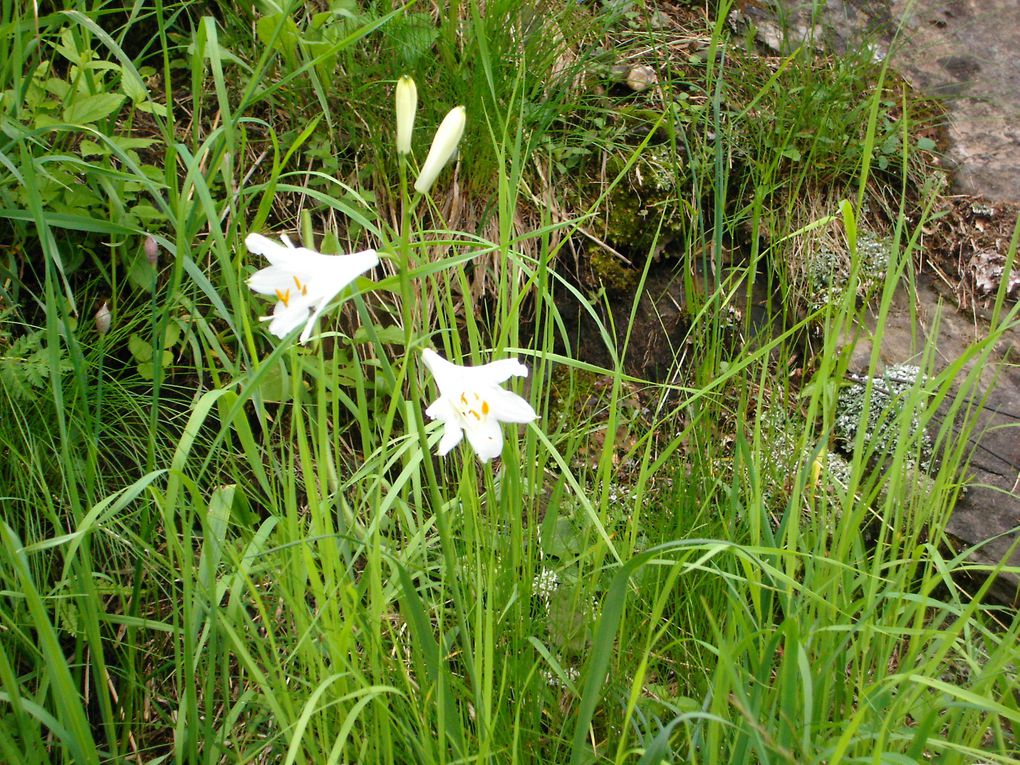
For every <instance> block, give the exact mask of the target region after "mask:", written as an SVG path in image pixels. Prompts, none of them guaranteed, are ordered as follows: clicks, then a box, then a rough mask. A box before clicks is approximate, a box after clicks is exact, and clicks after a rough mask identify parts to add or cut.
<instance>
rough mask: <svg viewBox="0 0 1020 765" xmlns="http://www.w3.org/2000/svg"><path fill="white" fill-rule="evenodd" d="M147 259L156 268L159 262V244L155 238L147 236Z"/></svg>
mask: <svg viewBox="0 0 1020 765" xmlns="http://www.w3.org/2000/svg"><path fill="white" fill-rule="evenodd" d="M145 258H146V259H147V260H148V261H149V264H150V265H152V266H155V265H156V263H157V262H158V261H159V242H157V241H156V237H154V236H147V237H146V238H145Z"/></svg>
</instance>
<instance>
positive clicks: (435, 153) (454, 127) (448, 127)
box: [414, 106, 467, 194]
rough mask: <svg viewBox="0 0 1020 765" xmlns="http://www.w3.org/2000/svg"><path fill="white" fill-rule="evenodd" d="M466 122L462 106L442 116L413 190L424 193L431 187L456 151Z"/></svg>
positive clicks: (465, 114) (465, 113)
mask: <svg viewBox="0 0 1020 765" xmlns="http://www.w3.org/2000/svg"><path fill="white" fill-rule="evenodd" d="M466 123H467V111H466V110H465V109H464V107H463V106H456V107H454V108H453V109H451V110H450V111H449V113H448V114H447V115H446V116H445V117H444V118H443V121H442V123H440V125H439V130H437V131H436V137H435V138H433V139H432V147H431V148H430V149H429V155H428V156H427V157H426V158H425V164H424V165H422V166H421V172H420V173H418V180H416V181H415V182H414V190H415V191H417V192H418V193H419V194H424V193H425V192H427V191H428V190H429V189H430V188H432V184H433V183H435V181H436V178H437V177H438V176H439V173H440V171H441V170H442V169H443V168H444V167H445V166H446V163H447V162H449V161H450V158H451V157H452V156H453V154H454V152H456V151H457V144H459V143H460V139H461V136H463V135H464V125H465V124H466Z"/></svg>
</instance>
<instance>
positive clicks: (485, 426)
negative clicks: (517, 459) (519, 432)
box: [467, 417, 503, 462]
mask: <svg viewBox="0 0 1020 765" xmlns="http://www.w3.org/2000/svg"><path fill="white" fill-rule="evenodd" d="M467 439H468V443H469V444H471V448H473V449H474V450H475V452H476V453H477V454H478V458H479V459H480V460H481V461H482V462H488V461H489V460H491V459H492V458H493V457H498V456H499V455H500V454H502V453H503V431H502V430H501V429H500V427H499V423H498V422H497V421H496V420H494V419H492V418H491V417H490V418H489V419H487V420H484V421H483V422H481V423H479V424H478V425H474V426H472V427H470V428H467Z"/></svg>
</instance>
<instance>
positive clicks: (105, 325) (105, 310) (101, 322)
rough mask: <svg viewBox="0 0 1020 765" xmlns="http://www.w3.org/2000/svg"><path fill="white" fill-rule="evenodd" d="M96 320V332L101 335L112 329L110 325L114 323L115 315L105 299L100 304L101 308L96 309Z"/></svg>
mask: <svg viewBox="0 0 1020 765" xmlns="http://www.w3.org/2000/svg"><path fill="white" fill-rule="evenodd" d="M94 319H95V322H96V332H97V333H98V334H99V336H100V337H102V336H103V335H105V334H106V333H107V332H109V331H110V325H111V324H112V323H113V316H112V315H111V314H110V306H109V305H107V304H106V301H105V300H104V301H103V304H102V305H101V306H99V310H98V311H96V315H95V317H94Z"/></svg>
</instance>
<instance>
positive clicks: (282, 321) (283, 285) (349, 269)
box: [245, 75, 466, 343]
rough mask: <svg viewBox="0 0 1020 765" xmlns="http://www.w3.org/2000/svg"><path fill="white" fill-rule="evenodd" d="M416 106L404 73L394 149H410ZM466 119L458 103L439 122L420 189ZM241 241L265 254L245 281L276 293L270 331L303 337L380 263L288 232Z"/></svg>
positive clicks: (449, 152) (372, 254)
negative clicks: (316, 246) (320, 247)
mask: <svg viewBox="0 0 1020 765" xmlns="http://www.w3.org/2000/svg"><path fill="white" fill-rule="evenodd" d="M417 108H418V89H417V87H415V84H414V80H412V79H411V78H410V77H408V76H407V75H404V76H403V77H401V78H400V80H399V81H398V82H397V88H396V114H397V152H399V153H400V154H409V153H410V151H411V133H412V131H413V129H414V115H415V112H416V111H417ZM465 123H466V114H465V111H464V107H463V106H457V107H454V108H453V109H451V110H450V111H449V113H448V114H447V115H446V117H445V118H444V119H443V121H442V123H441V124H440V125H439V129H438V130H437V131H436V135H435V138H433V139H432V147H431V148H430V149H429V153H428V156H427V157H426V158H425V164H424V165H422V167H421V172H419V173H418V179H417V180H416V181H415V183H414V189H415V191H417V192H418V193H419V194H424V193H426V192H427V191H428V190H429V189H430V188H432V184H433V183H435V180H436V178H437V177H438V176H439V173H440V171H441V170H442V169H443V168H444V167H445V166H446V163H447V162H449V161H450V159H451V158H452V157H453V155H454V153H455V152H456V151H457V145H458V144H459V143H460V139H461V137H462V136H463V135H464V125H465ZM245 244H246V245H247V247H248V249H249V250H250V251H251V252H253V253H255V254H256V255H263V256H265V258H266V259H267V260H269V263H270V265H269V267H268V268H263V269H262V270H261V271H259V272H258V273H256V274H254V275H253V276H252V277H251V278H250V279H249V280H248V286H249V287H251V288H252V289H253V290H254V291H255V292H258V293H259V294H261V295H273V296H275V297H276V300H277V302H276V306H275V307H274V309H273V315H272V316H267V317H264V318H265V319H266V320H268V321H269V322H270V324H269V331H270V332H271V333H273V334H274V335H276V336H277V337H280V338H284V337H286V336H287V335H289V334H290V333H291V332H292V331H293V330H295V329H297V328H298V327H300V326H302V325H304V331H303V332H302V333H301V342H302V343H304V342H307V341H308V339H309V338H310V337H311V334H312V329H313V328H314V326H315V322H316V320H317V319H318V318H319V316H320V315H321V314H322V312H323V311H324V310H325V309H326V306H327V305H328V304H329V302H330V301H331V300H332V299H333V298H334V297H336V295H337V294H339V292H340V290H342V289H343V288H344V287H346V286H347V285H348V284H350V283H351V282H353V281H354V280H355V279H356V278H358V277H359V276H360V275H361V274H363V273H365V272H366V271H369V270H371V269H372V268H375V266H377V265H378V264H379V254H378V253H377V252H376V251H375V250H364V251H362V252H355V253H353V254H350V255H340V256H338V255H321V254H319V253H317V252H315V251H314V250H310V249H308V248H306V247H295V246H294V245H292V244H291V243H290V241H289V240H288V239H287V238H286V237H283V244H282V245H281V244H277V243H276V242H273V241H272V240H270V239H267V238H266V237H264V236H262V235H261V234H249V235H248V237H247V239H245Z"/></svg>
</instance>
